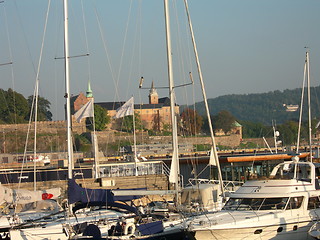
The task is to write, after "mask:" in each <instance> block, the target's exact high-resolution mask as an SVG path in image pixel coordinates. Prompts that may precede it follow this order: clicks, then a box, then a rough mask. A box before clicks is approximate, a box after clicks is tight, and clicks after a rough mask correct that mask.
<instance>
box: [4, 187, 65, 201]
mask: <svg viewBox="0 0 320 240" xmlns="http://www.w3.org/2000/svg"><path fill="white" fill-rule="evenodd" d="M60 194H61V190H60V188H51V189H46V190H38V191H30V190H26V189H11V188H7V187H4V186H2V185H1V184H0V204H3V203H9V204H27V203H32V202H37V201H41V200H49V199H56V198H58V197H59V196H60Z"/></svg>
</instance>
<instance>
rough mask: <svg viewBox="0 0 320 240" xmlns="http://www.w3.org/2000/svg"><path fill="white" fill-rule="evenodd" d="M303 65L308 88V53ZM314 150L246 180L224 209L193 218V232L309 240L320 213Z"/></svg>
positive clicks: (319, 167)
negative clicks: (260, 176) (267, 173)
mask: <svg viewBox="0 0 320 240" xmlns="http://www.w3.org/2000/svg"><path fill="white" fill-rule="evenodd" d="M304 69H305V74H304V75H305V76H304V81H305V78H306V73H307V76H308V89H309V88H310V80H309V52H308V51H307V52H306V60H305V67H304ZM308 93H310V92H309V90H308ZM308 99H310V98H308ZM300 111H302V109H300ZM309 127H310V128H311V112H310V101H309ZM310 133H311V131H310ZM309 137H310V138H311V134H309ZM309 148H310V149H309V150H310V153H309V157H310V158H309V160H310V161H300V160H299V154H298V153H297V155H296V156H294V157H293V158H292V160H291V161H286V162H284V163H280V164H278V165H277V166H276V167H275V168H274V169H273V171H272V173H271V175H270V177H269V178H266V179H262V180H251V181H247V182H246V183H244V185H243V186H241V187H240V188H239V189H238V190H237V191H236V192H235V193H233V194H231V196H230V199H229V200H228V201H227V203H226V204H225V206H224V207H223V209H222V210H221V211H219V212H217V213H214V214H206V215H205V216H204V215H202V216H198V217H196V218H193V219H192V220H190V221H189V223H188V224H189V230H190V231H193V232H194V233H195V236H196V238H198V239H217V238H218V239H243V238H246V239H289V238H290V239H308V238H309V237H308V230H309V229H310V227H311V226H312V223H313V222H314V221H315V220H317V219H318V216H319V214H320V205H319V203H320V199H319V190H320V185H319V180H318V178H319V177H320V176H319V173H320V171H319V170H320V164H318V163H313V162H312V146H311V144H310V146H309Z"/></svg>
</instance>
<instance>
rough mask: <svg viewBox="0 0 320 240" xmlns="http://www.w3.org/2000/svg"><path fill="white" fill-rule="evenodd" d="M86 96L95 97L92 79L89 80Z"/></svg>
mask: <svg viewBox="0 0 320 240" xmlns="http://www.w3.org/2000/svg"><path fill="white" fill-rule="evenodd" d="M86 97H87V98H92V97H93V94H92V90H91V85H90V80H89V82H88V90H87V92H86Z"/></svg>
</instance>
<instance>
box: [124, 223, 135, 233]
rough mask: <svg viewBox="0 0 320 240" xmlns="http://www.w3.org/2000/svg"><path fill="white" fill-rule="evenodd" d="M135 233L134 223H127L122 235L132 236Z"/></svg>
mask: <svg viewBox="0 0 320 240" xmlns="http://www.w3.org/2000/svg"><path fill="white" fill-rule="evenodd" d="M135 231H136V225H134V223H128V224H126V226H125V228H124V232H123V233H124V235H127V234H134V232H135Z"/></svg>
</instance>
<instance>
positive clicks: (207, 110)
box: [184, 0, 224, 196]
mask: <svg viewBox="0 0 320 240" xmlns="http://www.w3.org/2000/svg"><path fill="white" fill-rule="evenodd" d="M184 3H185V7H186V13H187V17H188V23H189V30H190V33H191V39H192V44H193V51H194V55H195V58H196V63H197V69H198V74H199V80H200V85H201V90H202V96H203V101H204V106H205V109H206V113H207V118H208V124H209V129H210V136H211V144H212V149H211V151H213V154H214V159H215V164H216V166H217V168H218V178H219V182H220V187H221V192H222V195H223V196H224V187H223V180H222V173H221V168H220V163H219V158H218V153H217V146H216V141H215V139H214V133H213V128H212V123H211V116H210V111H209V105H208V100H207V94H206V90H205V87H204V82H203V77H202V71H201V66H200V61H199V55H198V50H197V45H196V41H195V37H194V33H193V28H192V23H191V18H190V14H189V7H188V2H187V0H184ZM210 160H211V159H210ZM209 164H212V163H209Z"/></svg>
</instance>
